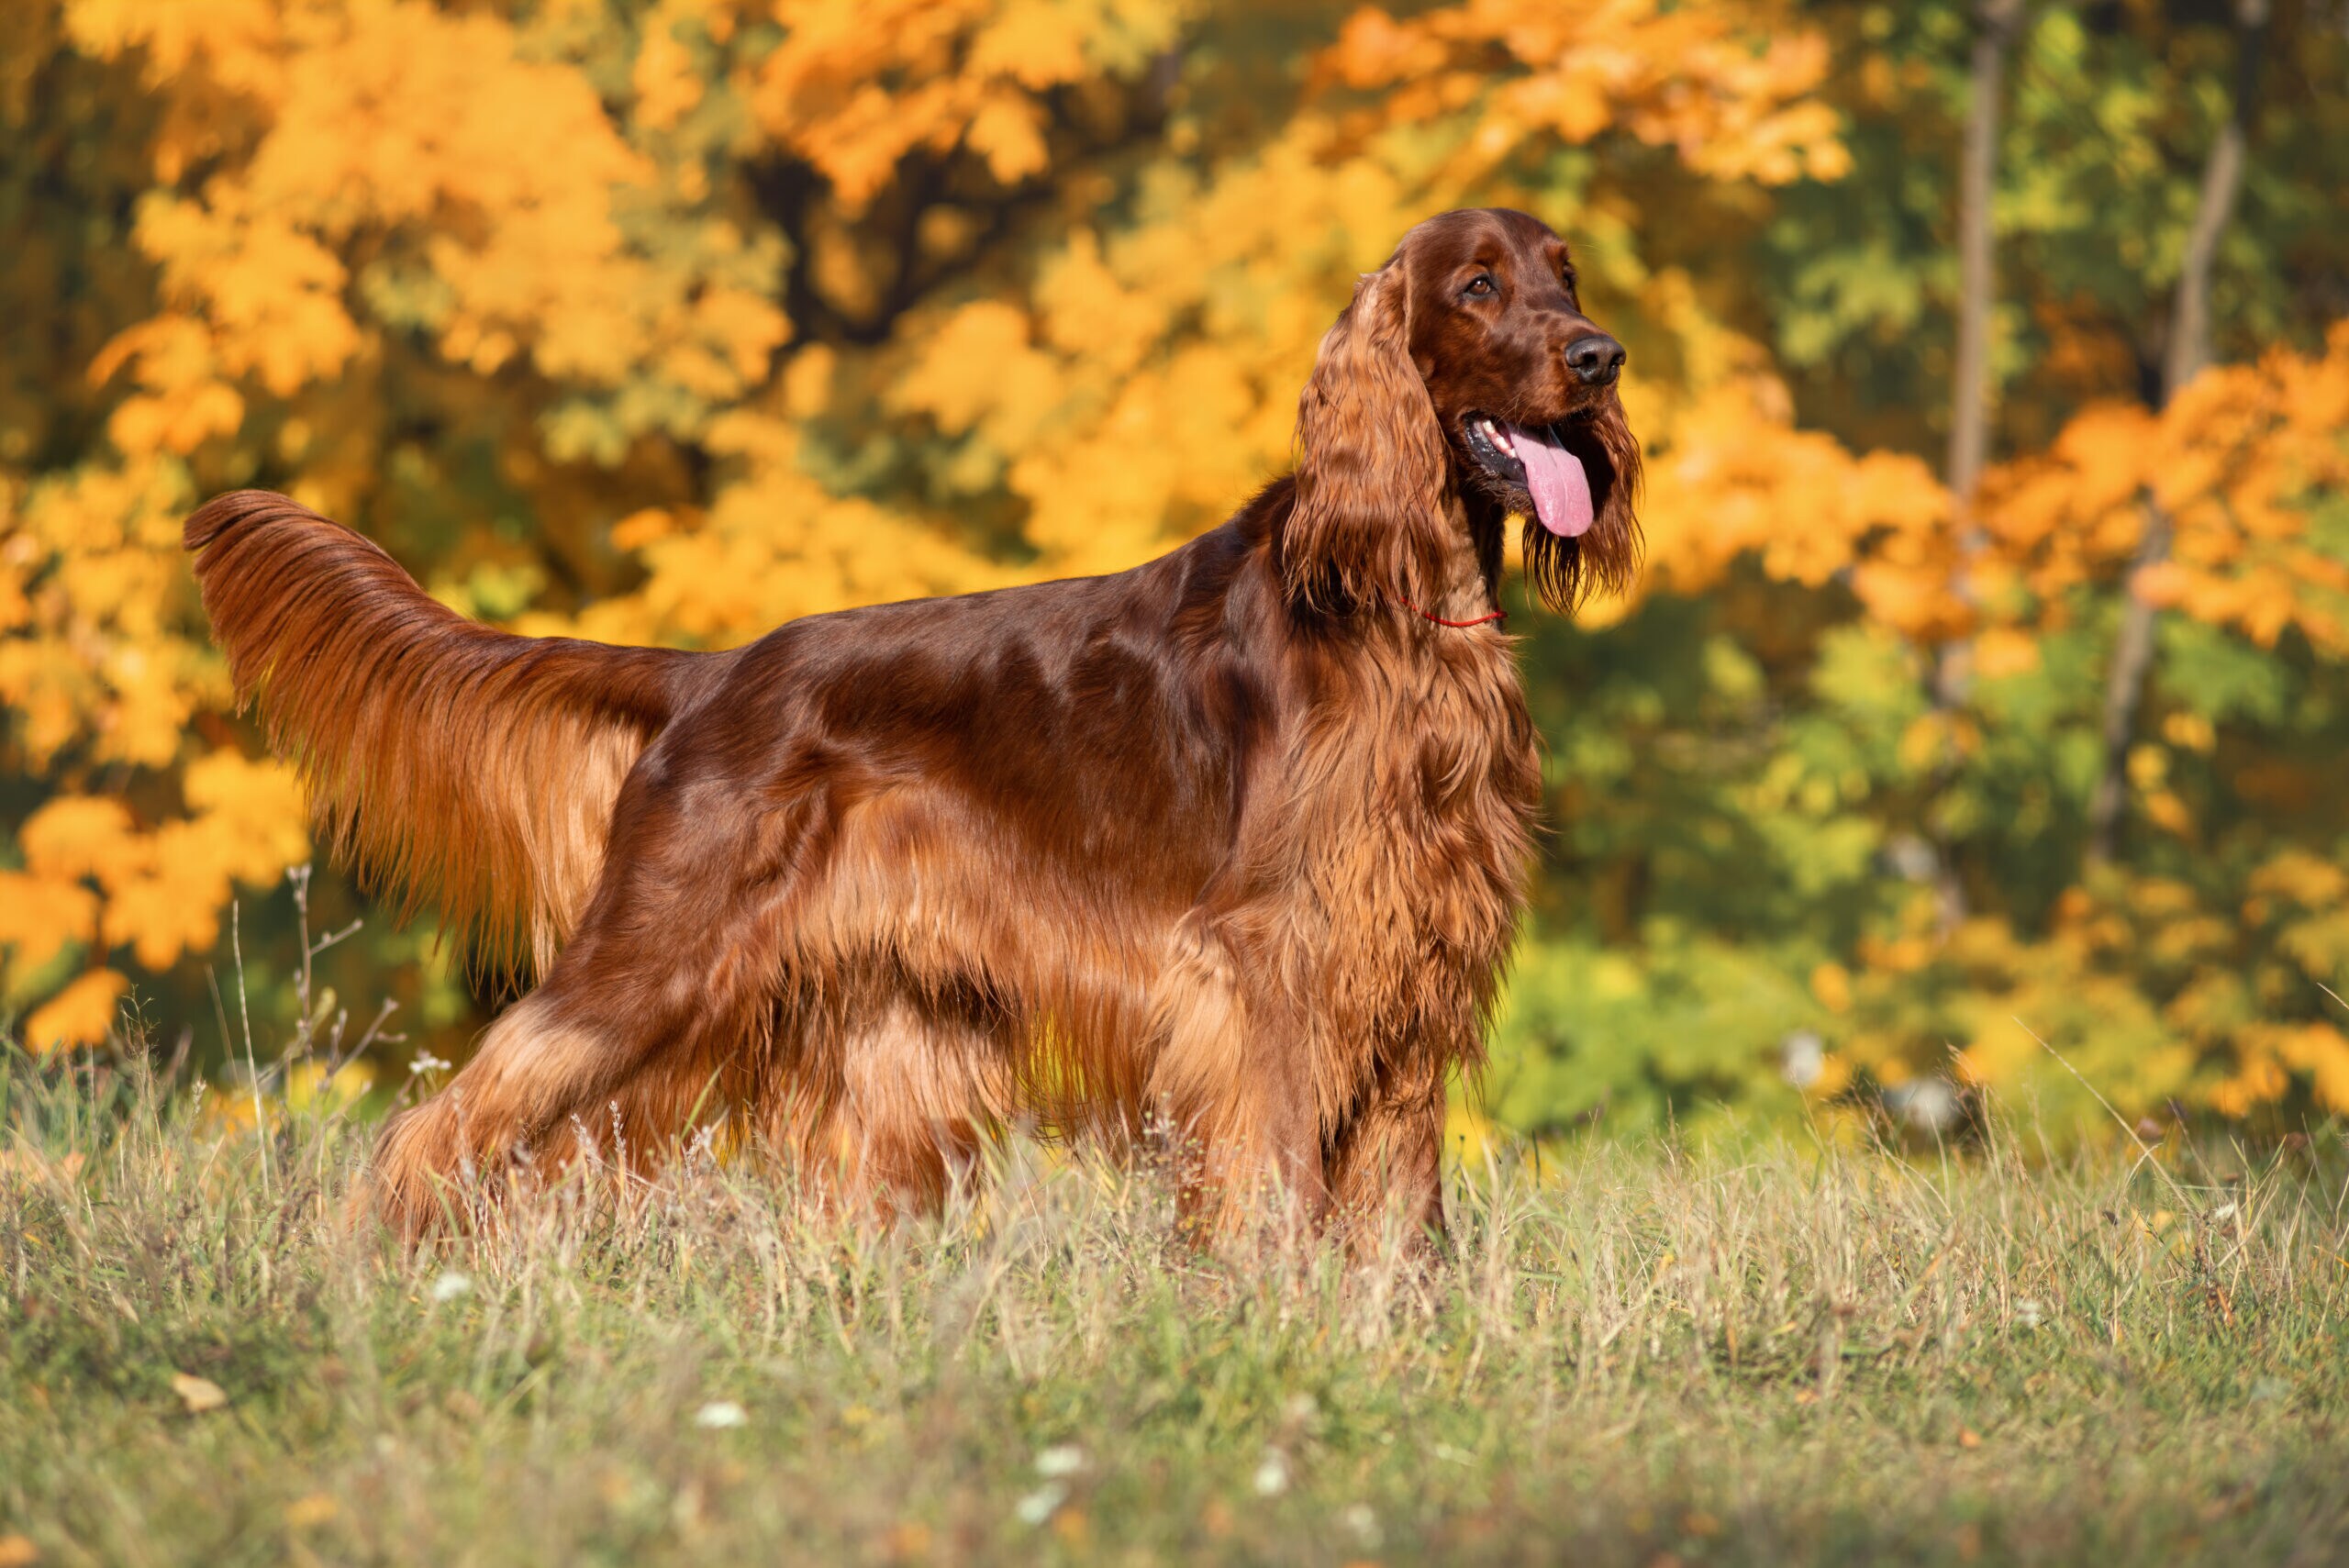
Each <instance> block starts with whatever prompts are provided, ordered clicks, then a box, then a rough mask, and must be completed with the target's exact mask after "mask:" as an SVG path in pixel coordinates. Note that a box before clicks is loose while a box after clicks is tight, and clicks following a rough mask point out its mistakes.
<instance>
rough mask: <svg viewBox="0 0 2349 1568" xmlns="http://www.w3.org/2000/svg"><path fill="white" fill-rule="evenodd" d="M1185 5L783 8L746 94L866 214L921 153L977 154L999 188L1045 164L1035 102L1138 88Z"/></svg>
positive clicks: (968, 3) (890, 0) (1033, 1)
mask: <svg viewBox="0 0 2349 1568" xmlns="http://www.w3.org/2000/svg"><path fill="white" fill-rule="evenodd" d="M1185 10H1186V6H1184V5H1183V4H1181V3H1179V0H1079V3H1075V4H1071V3H1069V0H864V3H863V4H844V3H842V0H774V5H773V12H774V18H775V20H776V21H777V22H779V23H781V24H782V26H783V28H784V38H783V41H782V42H781V43H780V44H779V45H778V46H777V47H776V48H775V50H774V52H773V53H771V54H769V55H768V56H767V57H766V59H765V60H764V61H763V62H761V64H760V66H759V68H758V71H757V74H756V76H755V78H754V80H753V82H752V83H751V95H750V102H751V112H752V113H753V115H754V116H755V117H757V119H758V121H759V123H760V125H761V126H762V127H763V128H764V129H765V130H766V132H767V134H768V135H770V136H772V137H774V139H776V140H777V141H778V142H780V143H782V144H783V145H784V146H785V148H786V149H788V150H790V151H791V152H793V153H794V154H796V155H797V156H798V157H801V158H804V159H806V160H807V161H808V162H810V163H812V164H813V165H815V167H816V169H817V171H818V172H819V173H821V174H822V175H823V176H824V178H825V179H826V180H827V181H828V182H829V183H830V185H831V188H832V191H833V193H834V195H836V196H837V197H838V199H839V201H840V203H841V207H842V208H843V210H845V211H846V212H848V213H849V214H851V215H854V214H856V213H859V212H862V211H863V209H864V208H865V207H866V206H869V205H870V204H871V203H872V201H873V199H874V197H875V196H876V195H879V194H880V192H881V191H882V189H883V188H884V187H885V186H886V185H887V184H888V183H890V182H891V181H892V180H893V179H894V178H895V177H896V170H897V164H898V162H899V161H900V160H902V159H903V158H904V157H905V156H906V154H907V153H908V152H911V151H913V150H915V149H917V148H927V149H930V150H933V151H937V152H945V151H949V150H952V149H953V148H955V147H957V146H968V147H969V148H970V150H972V151H974V152H975V153H977V154H978V155H979V156H980V157H981V158H982V159H983V160H984V161H985V163H986V166H987V170H988V172H989V173H990V174H992V175H993V176H994V177H995V178H996V180H997V181H999V182H1001V183H1006V184H1011V183H1018V182H1019V181H1021V180H1024V179H1027V178H1030V176H1032V175H1035V174H1037V173H1040V172H1042V171H1043V170H1044V168H1045V167H1046V165H1047V163H1048V162H1049V160H1050V150H1049V148H1048V147H1047V145H1046V143H1045V140H1044V137H1043V126H1044V117H1045V106H1044V105H1043V104H1042V103H1041V101H1040V98H1039V95H1042V94H1046V93H1049V92H1051V91H1052V90H1053V89H1055V88H1062V87H1066V86H1069V85H1071V84H1073V83H1080V82H1083V81H1085V80H1088V79H1090V78H1093V77H1096V76H1100V75H1126V76H1130V75H1132V74H1134V73H1135V72H1139V71H1140V70H1141V68H1142V67H1143V66H1144V65H1145V64H1146V63H1147V61H1149V60H1150V59H1151V58H1152V56H1153V55H1155V54H1156V53H1157V52H1159V51H1160V50H1163V49H1164V48H1166V47H1167V46H1168V45H1169V44H1171V43H1172V42H1173V41H1174V39H1175V32H1176V29H1177V28H1178V27H1179V25H1180V23H1181V21H1182V18H1183V15H1184V13H1185Z"/></svg>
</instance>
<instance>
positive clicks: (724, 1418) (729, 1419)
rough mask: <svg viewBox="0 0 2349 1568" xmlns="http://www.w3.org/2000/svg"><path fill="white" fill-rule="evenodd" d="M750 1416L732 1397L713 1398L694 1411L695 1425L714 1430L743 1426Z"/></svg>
mask: <svg viewBox="0 0 2349 1568" xmlns="http://www.w3.org/2000/svg"><path fill="white" fill-rule="evenodd" d="M749 1420H750V1415H749V1413H748V1412H746V1411H745V1410H744V1409H743V1408H742V1407H740V1405H737V1404H736V1403H734V1401H732V1400H731V1399H713V1400H711V1401H710V1402H709V1403H708V1404H707V1405H705V1406H703V1407H701V1408H700V1409H698V1410H696V1411H695V1412H694V1425H695V1426H696V1427H700V1428H702V1429H704V1430H706V1431H712V1432H715V1431H722V1430H724V1429H726V1428H728V1427H739V1426H741V1425H743V1424H744V1423H746V1422H747V1421H749Z"/></svg>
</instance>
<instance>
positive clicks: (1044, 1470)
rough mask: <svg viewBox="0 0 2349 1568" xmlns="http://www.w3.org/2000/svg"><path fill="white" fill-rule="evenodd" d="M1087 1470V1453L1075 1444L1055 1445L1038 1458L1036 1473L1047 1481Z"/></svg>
mask: <svg viewBox="0 0 2349 1568" xmlns="http://www.w3.org/2000/svg"><path fill="white" fill-rule="evenodd" d="M1084 1468H1085V1451H1084V1450H1083V1449H1081V1448H1079V1447H1077V1446H1076V1445H1075V1444H1074V1443H1054V1444H1053V1445H1052V1447H1050V1448H1048V1449H1046V1450H1044V1451H1042V1452H1041V1453H1039V1454H1038V1455H1037V1456H1036V1473H1037V1474H1039V1475H1041V1476H1042V1477H1043V1478H1044V1479H1045V1480H1047V1481H1056V1480H1059V1479H1060V1478H1061V1477H1062V1476H1063V1475H1074V1474H1075V1473H1077V1472H1078V1471H1080V1470H1082V1469H1084Z"/></svg>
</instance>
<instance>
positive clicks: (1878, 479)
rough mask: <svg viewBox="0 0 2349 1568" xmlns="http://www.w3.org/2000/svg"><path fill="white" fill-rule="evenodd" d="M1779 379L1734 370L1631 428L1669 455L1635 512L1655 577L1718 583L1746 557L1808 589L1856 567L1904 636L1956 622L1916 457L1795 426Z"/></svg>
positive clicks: (1940, 519) (1927, 488) (1939, 516)
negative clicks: (1850, 446)
mask: <svg viewBox="0 0 2349 1568" xmlns="http://www.w3.org/2000/svg"><path fill="white" fill-rule="evenodd" d="M1784 406H1785V399H1784V396H1783V389H1781V388H1779V387H1778V386H1777V385H1776V383H1775V382H1770V381H1766V380H1759V379H1756V378H1754V377H1753V376H1750V375H1741V376H1738V377H1736V378H1735V379H1732V380H1730V381H1727V382H1725V383H1723V384H1720V385H1718V386H1715V387H1711V388H1709V389H1705V390H1702V391H1700V392H1699V393H1698V395H1696V396H1695V397H1694V398H1693V399H1692V400H1691V401H1690V403H1689V404H1688V406H1687V408H1686V410H1685V411H1684V412H1681V413H1680V414H1679V415H1678V417H1676V418H1673V419H1670V420H1668V421H1665V422H1664V423H1663V424H1662V427H1661V428H1658V424H1657V422H1655V421H1652V420H1649V419H1648V418H1647V417H1646V416H1645V414H1644V412H1643V411H1638V410H1635V411H1634V417H1633V425H1634V428H1639V429H1641V430H1642V433H1643V434H1645V435H1646V436H1647V437H1648V439H1650V440H1651V441H1655V440H1658V439H1661V440H1663V441H1664V442H1667V443H1668V446H1669V450H1670V454H1671V455H1670V456H1669V457H1668V458H1667V459H1666V460H1665V461H1664V462H1657V463H1655V464H1653V466H1652V467H1651V469H1650V471H1649V472H1650V477H1651V487H1650V492H1649V501H1648V505H1647V506H1645V507H1644V508H1643V509H1642V517H1643V519H1644V520H1645V522H1646V524H1647V529H1648V539H1649V544H1650V550H1651V555H1652V562H1653V568H1654V570H1655V571H1656V572H1657V573H1660V574H1661V575H1662V576H1663V578H1664V581H1666V582H1668V583H1669V584H1671V585H1672V586H1673V587H1675V588H1676V589H1678V590H1680V591H1682V592H1700V591H1702V590H1703V589H1705V588H1707V587H1709V586H1710V585H1711V584H1714V583H1715V582H1718V581H1719V580H1720V575H1721V573H1724V572H1725V571H1727V570H1728V568H1729V565H1730V563H1731V562H1732V561H1734V560H1735V559H1736V558H1737V557H1738V556H1739V555H1741V554H1742V553H1745V552H1747V551H1752V552H1753V553H1754V554H1755V555H1757V556H1758V557H1759V558H1760V561H1761V563H1762V567H1763V570H1765V572H1767V573H1770V574H1771V575H1772V576H1774V577H1778V578H1781V579H1785V580H1787V581H1792V582H1798V583H1804V584H1810V585H1812V586H1818V585H1820V584H1824V583H1825V582H1826V581H1827V580H1828V579H1829V578H1830V577H1831V576H1832V575H1833V574H1834V573H1838V572H1841V571H1843V570H1845V569H1847V568H1852V567H1854V565H1855V564H1856V566H1857V571H1856V572H1855V573H1854V587H1855V588H1856V589H1857V590H1858V592H1859V594H1860V596H1861V598H1862V600H1863V601H1865V603H1866V605H1867V606H1868V608H1869V610H1870V612H1871V613H1872V614H1873V615H1874V616H1875V617H1876V618H1878V619H1879V620H1881V621H1883V622H1884V623H1885V624H1887V625H1889V626H1891V627H1894V628H1898V629H1899V630H1901V631H1904V632H1908V633H1909V634H1911V635H1920V636H1921V635H1930V634H1932V633H1935V632H1937V631H1940V630H1942V629H1943V628H1946V627H1947V626H1948V625H1949V624H1950V622H1951V620H1952V618H1953V613H1954V607H1953V603H1952V596H1951V595H1950V592H1949V587H1948V584H1949V563H1950V550H1949V539H1948V533H1947V522H1948V516H1949V510H1948V499H1947V493H1946V492H1944V491H1943V489H1942V487H1941V486H1940V484H1938V483H1937V482H1936V481H1935V480H1934V478H1933V476H1932V473H1931V472H1930V471H1929V470H1928V469H1926V468H1925V466H1924V465H1923V464H1922V463H1921V462H1918V461H1917V460H1915V459H1913V458H1909V457H1904V456H1898V455H1895V454H1891V453H1886V452H1870V453H1867V454H1865V455H1863V456H1859V457H1854V456H1853V455H1852V454H1851V453H1850V452H1848V451H1846V450H1844V449H1843V448H1842V445H1841V444H1839V443H1838V442H1837V441H1835V440H1834V439H1833V438H1831V437H1829V436H1825V435H1821V434H1819V433H1817V432H1813V431H1804V430H1796V429H1794V428H1792V421H1791V419H1790V417H1788V416H1787V414H1786V413H1785V412H1784V411H1783V410H1784Z"/></svg>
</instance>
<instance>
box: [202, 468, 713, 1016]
mask: <svg viewBox="0 0 2349 1568" xmlns="http://www.w3.org/2000/svg"><path fill="white" fill-rule="evenodd" d="M185 542H186V545H187V548H188V549H189V550H195V551H196V552H197V555H196V560H195V575H196V580H197V582H198V583H199V584H201V585H202V587H203V591H204V608H205V611H206V614H208V615H209V616H210V617H212V627H213V631H214V633H215V635H216V636H217V638H218V639H219V641H220V645H221V647H222V649H223V650H224V651H226V652H227V654H228V669H229V673H230V674H231V676H232V677H233V678H234V680H235V683H236V689H237V695H238V699H239V702H250V701H251V700H253V698H254V697H255V696H256V695H258V696H259V698H260V700H261V706H262V711H263V718H264V728H265V729H266V732H267V734H268V737H269V743H270V746H271V749H272V750H273V751H276V752H278V753H279V754H280V755H281V756H284V757H285V758H287V759H288V760H289V761H291V762H294V763H295V765H296V766H297V767H299V768H300V770H301V772H302V774H303V777H304V780H305V782H306V784H308V786H309V791H310V802H311V808H312V810H313V812H314V813H315V815H316V816H317V819H318V822H319V825H320V827H321V828H322V829H323V836H324V838H325V839H326V840H327V842H328V844H329V845H330V846H331V848H332V850H333V851H334V852H335V853H336V854H337V855H338V856H339V857H340V858H342V859H344V860H346V861H348V862H351V863H352V864H353V865H354V866H355V868H356V869H357V870H358V872H359V873H360V875H361V878H362V881H364V882H366V883H368V884H371V885H373V886H375V887H379V888H381V889H382V890H383V891H384V892H386V893H387V894H389V895H391V896H392V897H393V899H394V900H395V902H396V903H399V904H400V905H401V906H403V913H406V912H410V911H412V910H414V909H415V908H416V907H417V906H428V905H429V906H437V907H438V908H439V909H440V912H441V914H442V916H443V917H444V918H445V920H446V922H447V924H448V927H449V928H450V929H451V930H452V932H453V933H456V934H460V935H461V936H463V937H469V938H471V939H473V940H475V941H476V942H478V943H479V945H480V949H479V951H481V954H482V956H483V957H484V959H485V960H487V961H489V962H492V963H494V964H495V963H508V964H520V963H523V962H528V963H529V964H531V965H533V966H535V967H536V969H537V970H539V971H540V973H543V972H544V970H545V968H546V966H547V965H548V964H549V963H550V962H552V960H553V956H554V952H555V950H556V949H557V948H558V947H559V946H560V945H561V944H562V940H563V939H564V938H565V937H567V936H568V935H569V934H570V932H571V929H572V928H573V924H574V923H575V922H576V921H577V919H578V917H579V915H580V912H581V910H582V908H583V907H584V906H585V904H586V901H587V897H588V895H589V894H590V892H591V891H592V890H593V889H594V887H595V885H596V877H597V876H598V874H599V873H601V871H602V869H603V858H604V840H605V836H606V834H607V831H608V830H609V828H610V826H611V818H612V806H613V802H614V800H615V799H616V798H617V797H618V795H619V789H620V782H621V780H623V779H624V778H626V777H627V776H628V772H629V768H631V767H632V766H634V765H635V762H636V759H637V757H638V756H639V755H640V753H641V752H642V751H643V750H644V748H645V746H646V744H647V743H648V742H650V741H651V739H652V737H653V736H654V735H656V734H658V733H659V732H660V730H661V728H662V726H663V725H665V724H666V723H668V721H669V719H670V718H671V717H673V716H674V714H676V713H677V712H678V711H679V710H680V709H681V708H682V707H683V706H685V703H686V702H687V701H688V700H689V698H690V697H691V695H692V694H693V693H694V692H695V691H696V689H697V688H698V687H699V685H700V684H702V682H703V681H704V680H706V679H707V676H708V674H709V673H710V672H709V669H708V666H707V663H706V662H705V661H707V659H708V658H709V657H710V656H708V655H703V654H693V653H683V652H676V651H670V650H666V649H654V648H612V647H607V646H605V645H604V644H602V643H596V642H582V641H578V640H576V639H571V638H529V637H517V636H514V635H512V634H511V633H507V632H502V631H497V630H495V629H494V628H489V627H485V626H480V625H476V624H475V623H473V622H472V621H469V620H466V619H465V618H464V617H462V616H459V615H457V614H456V613H455V612H454V611H452V610H450V609H449V608H447V607H446V606H442V605H440V604H439V603H438V602H436V601H435V600H434V599H432V598H431V597H430V596H429V595H427V594H426V593H425V592H424V590H423V589H421V588H419V587H417V584H416V582H415V580H414V579H413V578H411V577H409V576H408V574H407V573H405V572H403V571H401V570H400V568H399V566H398V565H397V564H396V563H395V562H394V561H393V560H392V558H391V557H390V556H388V555H386V554H384V551H383V550H380V549H378V548H377V547H376V546H375V545H374V544H373V543H371V542H370V541H368V540H367V539H362V538H361V537H360V536H359V535H357V534H355V533H353V532H351V530H350V529H349V528H344V527H343V526H342V525H341V524H340V523H337V522H332V521H330V520H328V518H325V517H320V516H318V515H317V513H316V512H313V511H311V510H309V509H308V508H307V507H306V506H300V505H298V504H296V503H295V502H294V501H291V500H288V499H287V498H286V497H284V496H283V495H273V494H272V493H270V492H268V491H265V490H239V491H237V492H235V493H234V494H231V495H222V496H218V497H217V498H216V499H214V500H212V501H210V502H207V503H206V505H205V506H204V507H203V509H202V510H200V511H198V512H197V513H196V514H195V516H194V517H190V518H189V519H188V521H187V531H186V535H185Z"/></svg>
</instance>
